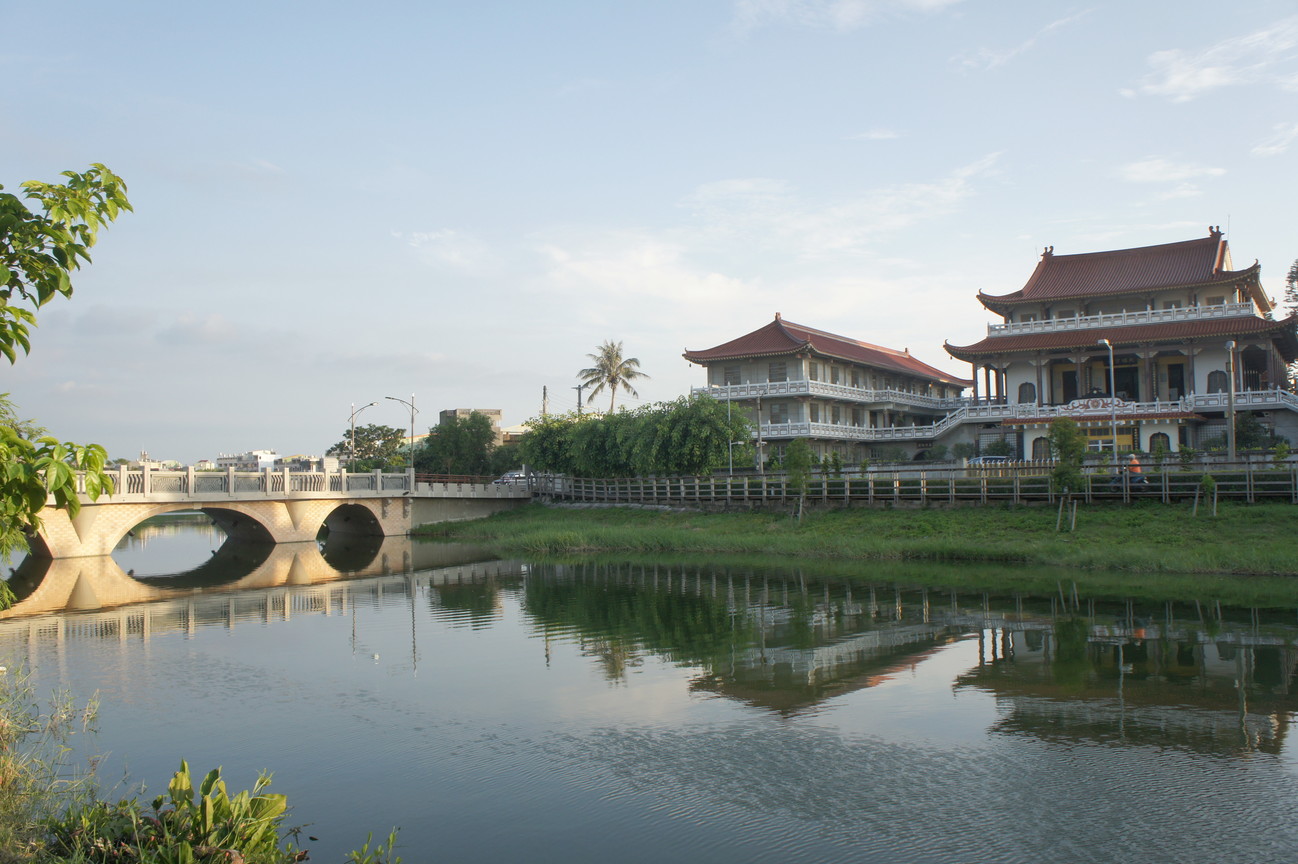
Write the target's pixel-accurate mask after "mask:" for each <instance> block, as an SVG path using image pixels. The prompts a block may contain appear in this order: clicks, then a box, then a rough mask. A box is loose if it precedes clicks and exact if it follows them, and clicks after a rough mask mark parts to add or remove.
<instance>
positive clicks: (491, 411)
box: [437, 408, 504, 446]
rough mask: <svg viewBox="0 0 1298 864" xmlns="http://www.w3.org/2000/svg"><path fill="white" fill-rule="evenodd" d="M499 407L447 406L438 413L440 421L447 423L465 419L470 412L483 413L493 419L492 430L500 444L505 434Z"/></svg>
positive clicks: (438, 420) (497, 442)
mask: <svg viewBox="0 0 1298 864" xmlns="http://www.w3.org/2000/svg"><path fill="white" fill-rule="evenodd" d="M503 413H504V412H502V411H501V410H500V409H499V408H447V409H446V410H445V411H442V412H441V413H440V414H438V415H437V422H438V423H446V422H447V421H449V420H454V419H460V420H464V419H467V418H468V417H469V415H470V414H481V415H482V416H483V417H486V418H487V419H488V420H490V421H491V431H492V432H493V433H495V436H496V445H497V446H499V445H500V444H501V443H502V442H503V441H504V434H503V433H502V432H501V429H500V418H501V416H502V415H503Z"/></svg>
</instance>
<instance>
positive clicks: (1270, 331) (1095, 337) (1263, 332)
mask: <svg viewBox="0 0 1298 864" xmlns="http://www.w3.org/2000/svg"><path fill="white" fill-rule="evenodd" d="M1187 325H1189V326H1187ZM1296 327H1298V315H1290V316H1289V317H1288V318H1285V319H1283V320H1281V321H1270V320H1267V319H1265V318H1256V317H1239V318H1221V319H1214V320H1209V321H1196V322H1175V323H1170V324H1145V325H1131V326H1127V327H1094V328H1088V329H1085V330H1068V331H1063V332H1057V333H1025V334H1015V335H1009V336H988V337H987V338H986V339H983V340H982V341H981V342H975V343H974V344H973V345H952V344H951V343H949V342H944V343H943V345H942V347H943V348H944V349H946V352H947V353H948V354H950V355H951V356H952V357H954V358H956V359H957V360H963V361H965V362H966V363H973V362H975V361H977V360H981V359H986V358H988V357H996V356H1001V355H1005V354H1037V353H1042V352H1051V351H1069V350H1077V349H1093V348H1095V345H1096V343H1097V342H1098V341H1099V340H1100V339H1108V340H1109V341H1110V342H1112V343H1113V345H1114V347H1115V348H1117V347H1127V348H1131V347H1136V346H1139V345H1147V344H1154V345H1157V344H1174V345H1175V344H1185V343H1187V342H1194V341H1198V340H1217V339H1230V338H1235V337H1259V336H1264V337H1269V338H1271V339H1273V340H1275V345H1276V349H1277V350H1278V351H1279V352H1280V354H1281V355H1282V356H1283V357H1284V358H1285V359H1286V361H1289V362H1292V361H1293V360H1294V359H1295V358H1298V336H1296V335H1295V328H1296Z"/></svg>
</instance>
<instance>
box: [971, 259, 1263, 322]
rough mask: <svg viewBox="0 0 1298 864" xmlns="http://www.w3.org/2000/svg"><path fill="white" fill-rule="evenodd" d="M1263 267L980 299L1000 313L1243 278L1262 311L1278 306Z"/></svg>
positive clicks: (981, 295) (1235, 281)
mask: <svg viewBox="0 0 1298 864" xmlns="http://www.w3.org/2000/svg"><path fill="white" fill-rule="evenodd" d="M1261 272H1262V267H1261V265H1260V264H1258V263H1257V262H1256V261H1255V262H1253V265H1252V266H1251V267H1248V268H1245V269H1244V270H1230V271H1227V272H1225V273H1221V274H1219V275H1218V276H1215V277H1214V278H1212V279H1205V280H1204V281H1202V282H1172V283H1169V284H1167V285H1154V286H1149V287H1145V288H1129V287H1119V288H1113V289H1110V290H1107V291H1078V292H1075V293H1072V294H1058V295H1052V296H1050V297H1029V296H1026V295H1025V293H1024V291H1023V290H1022V289H1020V290H1018V291H1015V292H1013V293H1012V294H1000V295H994V294H984V293H982V292H981V291H979V292H978V302H979V303H981V304H982V305H983V306H984V307H985V308H986V309H988V310H990V311H992V312H995V313H996V314H997V315H1002V316H1004V315H1007V314H1008V313H1009V312H1010V311H1011V310H1013V309H1018V308H1021V307H1023V306H1043V305H1057V304H1059V303H1072V302H1080V301H1084V300H1091V299H1095V298H1098V297H1123V296H1135V297H1139V296H1147V295H1149V294H1157V293H1161V292H1163V291H1204V290H1208V289H1212V288H1220V287H1223V286H1233V285H1238V284H1239V283H1240V282H1247V283H1248V284H1249V295H1250V296H1251V297H1252V298H1253V300H1254V302H1256V303H1257V305H1258V307H1259V308H1260V309H1261V310H1262V311H1263V312H1270V311H1271V310H1272V309H1274V308H1275V305H1274V304H1273V303H1272V302H1271V299H1270V298H1269V297H1267V296H1266V292H1265V291H1263V290H1262V283H1261Z"/></svg>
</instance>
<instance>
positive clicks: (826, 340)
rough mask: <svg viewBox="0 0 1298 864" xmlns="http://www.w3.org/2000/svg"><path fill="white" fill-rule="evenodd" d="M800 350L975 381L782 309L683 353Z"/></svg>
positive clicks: (707, 358) (704, 358) (703, 358)
mask: <svg viewBox="0 0 1298 864" xmlns="http://www.w3.org/2000/svg"><path fill="white" fill-rule="evenodd" d="M796 354H812V355H817V356H820V357H827V358H833V359H837V360H846V361H848V362H850V363H859V364H861V365H863V366H872V367H875V368H878V369H890V370H893V371H896V372H903V373H905V374H907V375H914V376H916V377H919V378H927V379H930V380H932V381H938V382H941V383H944V384H954V385H956V386H959V387H968V386H970V385H971V384H972V383H973V382H972V381H970V380H968V379H965V378H959V377H957V376H955V375H952V374H950V373H949V372H943V371H942V370H941V369H937V368H935V367H933V366H930V365H928V364H927V363H924V362H922V361H920V360H917V359H915V358H914V357H912V356H911V354H910V351H909V350H905V351H898V350H896V349H894V348H884V347H883V346H881V345H871V344H870V343H868V342H858V341H857V340H855V339H848V338H847V337H846V336H837V335H835V334H833V333H826V332H825V331H823V330H815V329H813V328H811V327H803V326H802V325H801V324H794V323H793V322H791V321H785V320H784V319H783V318H781V317H780V315H779V313H776V315H775V320H774V321H772V322H771V323H769V324H767V325H766V326H765V327H761V328H759V329H757V330H754V331H753V332H751V333H747V334H745V335H743V336H740V337H739V338H737V339H731V340H730V341H729V342H724V343H722V344H720V345H717V346H716V347H714V348H708V349H705V350H702V351H686V352H685V354H684V355H683V356H684V357H685V359H686V360H689V361H690V362H691V363H699V364H706V363H715V362H717V361H720V360H740V359H745V358H750V357H778V356H793V355H796Z"/></svg>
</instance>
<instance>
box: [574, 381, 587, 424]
mask: <svg viewBox="0 0 1298 864" xmlns="http://www.w3.org/2000/svg"><path fill="white" fill-rule="evenodd" d="M585 386H586V385H585V384H578V385H577V386H576V387H574V388H572V389H574V390H576V391H577V416H578V417H580V416H581V388H583V387H585Z"/></svg>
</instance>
